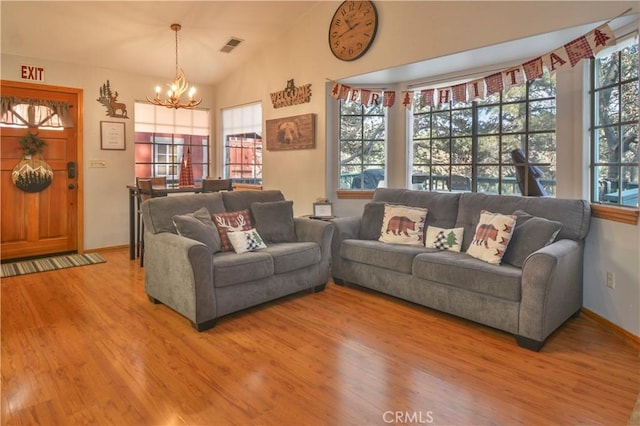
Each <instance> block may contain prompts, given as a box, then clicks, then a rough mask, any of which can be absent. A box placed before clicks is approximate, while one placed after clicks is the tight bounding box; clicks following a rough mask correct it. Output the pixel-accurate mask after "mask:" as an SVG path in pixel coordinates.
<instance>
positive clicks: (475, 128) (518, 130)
mask: <svg viewBox="0 0 640 426" xmlns="http://www.w3.org/2000/svg"><path fill="white" fill-rule="evenodd" d="M555 96H556V92H555V76H554V75H550V74H549V73H545V74H544V75H543V76H542V77H541V78H539V79H536V80H533V81H531V82H527V83H526V84H522V85H519V86H514V87H512V88H510V89H509V90H508V91H506V92H504V93H495V94H492V95H491V96H489V97H487V98H486V99H483V100H480V101H473V102H468V103H462V102H459V103H455V104H454V103H452V102H449V103H446V104H440V105H438V106H428V105H422V104H421V100H420V92H419V91H417V93H416V95H415V98H414V107H413V120H412V122H413V129H412V130H413V136H412V146H411V148H412V160H413V161H412V162H413V164H412V166H413V167H412V174H411V184H412V187H413V188H414V189H423V190H431V191H433V190H437V191H474V192H486V193H495V194H520V190H519V187H518V184H517V181H516V176H515V175H516V169H515V167H514V163H513V160H512V158H511V151H513V150H514V149H516V148H519V149H522V151H523V152H524V153H525V156H526V157H527V159H528V161H529V163H531V164H532V165H534V166H536V167H538V168H539V169H541V170H542V171H543V172H544V175H543V176H542V178H541V179H540V181H541V183H542V185H543V186H544V187H545V189H546V191H547V193H548V194H550V195H555V187H556V184H555V174H556V138H555V127H556V102H555Z"/></svg>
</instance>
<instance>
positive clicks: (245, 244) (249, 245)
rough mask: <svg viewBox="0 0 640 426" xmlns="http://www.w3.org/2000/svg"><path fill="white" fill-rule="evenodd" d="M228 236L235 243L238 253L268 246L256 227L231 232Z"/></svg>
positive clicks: (234, 246)
mask: <svg viewBox="0 0 640 426" xmlns="http://www.w3.org/2000/svg"><path fill="white" fill-rule="evenodd" d="M227 236H228V237H229V240H230V241H231V244H232V245H233V249H234V250H235V252H236V253H238V254H240V253H246V252H248V251H255V250H259V249H263V248H266V247H267V246H266V244H265V243H264V241H263V240H262V237H260V234H258V231H256V230H255V228H252V229H249V230H248V231H236V232H229V233H228V234H227Z"/></svg>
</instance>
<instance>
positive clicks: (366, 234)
mask: <svg viewBox="0 0 640 426" xmlns="http://www.w3.org/2000/svg"><path fill="white" fill-rule="evenodd" d="M384 206H385V203H383V202H380V201H371V202H369V203H367V204H365V205H364V211H363V212H362V220H361V221H360V231H359V236H360V239H362V240H377V239H379V238H380V228H382V220H383V219H384Z"/></svg>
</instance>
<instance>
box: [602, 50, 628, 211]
mask: <svg viewBox="0 0 640 426" xmlns="http://www.w3.org/2000/svg"><path fill="white" fill-rule="evenodd" d="M600 53H601V55H599V56H598V57H596V58H595V59H593V60H592V61H591V77H592V78H591V82H592V90H591V105H592V123H593V124H592V128H591V141H592V149H591V159H592V161H591V171H592V179H591V188H592V190H591V200H592V201H593V202H595V203H603V204H613V205H621V206H633V207H637V206H638V120H639V115H638V102H639V98H638V43H637V42H636V43H631V42H630V43H627V45H626V46H623V47H620V46H618V47H617V50H616V51H613V52H612V51H602V52H600Z"/></svg>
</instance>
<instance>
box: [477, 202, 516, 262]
mask: <svg viewBox="0 0 640 426" xmlns="http://www.w3.org/2000/svg"><path fill="white" fill-rule="evenodd" d="M515 225H516V216H515V215H504V214H500V213H491V212H488V211H486V210H482V211H481V212H480V221H479V222H478V225H477V226H476V234H475V235H474V237H473V241H471V245H470V246H469V248H468V249H467V254H468V255H471V256H473V257H475V258H478V259H480V260H484V261H485V262H488V263H491V264H494V265H499V264H500V262H502V256H503V255H504V252H505V251H506V250H507V245H508V244H509V241H510V240H511V236H512V235H513V230H514V228H515Z"/></svg>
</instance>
